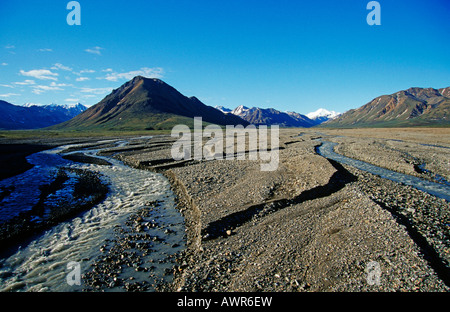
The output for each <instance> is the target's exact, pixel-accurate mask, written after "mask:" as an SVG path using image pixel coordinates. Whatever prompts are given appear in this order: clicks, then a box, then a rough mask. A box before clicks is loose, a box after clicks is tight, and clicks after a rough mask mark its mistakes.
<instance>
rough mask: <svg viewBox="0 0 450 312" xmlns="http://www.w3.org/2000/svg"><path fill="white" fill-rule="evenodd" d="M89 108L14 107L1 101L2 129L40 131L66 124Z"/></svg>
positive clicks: (34, 105) (64, 106)
mask: <svg viewBox="0 0 450 312" xmlns="http://www.w3.org/2000/svg"><path fill="white" fill-rule="evenodd" d="M86 109H87V107H86V106H84V105H82V104H80V103H78V104H76V105H58V104H49V105H36V104H30V103H28V104H24V105H23V106H19V105H14V104H11V103H8V102H6V101H1V100H0V129H4V130H20V129H39V128H45V127H49V126H53V125H56V124H59V123H62V122H65V121H67V120H69V119H71V118H73V117H75V116H76V115H78V114H80V113H81V112H83V111H84V110H86Z"/></svg>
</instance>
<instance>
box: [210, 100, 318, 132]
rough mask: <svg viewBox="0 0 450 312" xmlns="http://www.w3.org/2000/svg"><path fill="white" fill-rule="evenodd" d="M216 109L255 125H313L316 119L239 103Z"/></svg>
mask: <svg viewBox="0 0 450 312" xmlns="http://www.w3.org/2000/svg"><path fill="white" fill-rule="evenodd" d="M216 109H218V110H220V111H222V112H224V113H228V114H233V115H236V116H239V117H241V118H242V119H243V120H245V121H247V122H249V123H251V124H254V125H279V126H280V127H312V126H314V125H315V123H314V121H312V120H310V119H309V118H308V117H306V116H304V115H301V114H298V113H294V112H292V113H286V112H280V111H278V110H276V109H273V108H259V107H252V108H248V107H246V106H244V105H239V106H238V107H236V108H235V109H233V110H230V109H228V108H224V107H216Z"/></svg>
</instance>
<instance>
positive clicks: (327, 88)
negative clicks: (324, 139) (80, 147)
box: [0, 0, 450, 114]
mask: <svg viewBox="0 0 450 312" xmlns="http://www.w3.org/2000/svg"><path fill="white" fill-rule="evenodd" d="M68 2H69V1H67V0H64V1H61V0H40V1H35V0H21V1H12V0H1V2H0V99H2V100H6V101H8V102H11V103H13V104H18V105H21V104H24V103H26V102H31V103H37V104H49V103H51V102H54V103H58V104H67V103H74V102H81V103H83V104H85V105H88V106H89V105H93V104H95V103H97V102H98V101H100V100H101V99H102V98H103V97H104V96H105V95H107V94H108V93H109V92H110V91H111V90H112V89H113V88H118V87H119V86H120V85H121V84H123V83H124V82H126V81H127V80H129V79H131V78H132V77H133V76H135V75H137V74H141V75H143V76H147V77H157V78H161V79H162V80H164V81H165V82H167V83H168V84H170V85H172V86H173V87H175V88H176V89H178V90H179V91H180V92H181V93H183V94H185V95H187V96H193V95H195V96H197V97H198V98H199V99H200V100H202V101H203V102H204V103H205V104H208V105H211V106H216V105H223V106H226V107H229V108H234V107H236V106H238V105H246V106H249V107H251V106H259V107H273V108H276V109H279V110H282V111H296V112H299V113H303V114H306V113H308V112H311V111H314V110H316V109H318V108H320V107H323V108H327V109H329V110H335V111H338V112H344V111H346V110H348V109H351V108H356V107H359V106H361V105H363V104H365V103H367V102H368V101H370V100H371V99H373V98H374V97H376V96H379V95H382V94H391V93H394V92H396V91H398V90H403V89H407V88H409V87H434V88H442V87H448V86H450V18H449V17H450V1H448V0H422V1H417V0H408V1H399V0H379V3H380V5H381V25H380V26H369V25H368V24H367V22H366V16H367V14H368V13H369V12H370V10H367V9H366V5H367V3H368V2H369V0H345V1H344V0H327V1H325V0H322V1H321V0H318V1H295V0H289V1H284V0H276V1H272V0H270V1H269V0H259V1H253V0H226V1H215V0H195V1H194V0H190V1H187V0H185V1H182V0H148V1H96V0H79V1H78V2H79V3H80V5H81V25H80V26H77V25H74V26H69V25H68V24H67V22H66V17H67V14H69V12H70V10H67V9H66V5H67V3H68Z"/></svg>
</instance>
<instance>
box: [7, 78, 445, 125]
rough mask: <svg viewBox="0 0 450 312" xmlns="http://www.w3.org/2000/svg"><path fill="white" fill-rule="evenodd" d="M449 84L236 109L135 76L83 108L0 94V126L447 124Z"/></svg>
mask: <svg viewBox="0 0 450 312" xmlns="http://www.w3.org/2000/svg"><path fill="white" fill-rule="evenodd" d="M449 114H450V87H448V88H441V89H433V88H409V89H407V90H403V91H399V92H396V93H393V94H390V95H382V96H379V97H376V98H375V99H373V100H372V101H370V102H369V103H367V104H365V105H363V106H361V107H360V108H357V109H351V110H349V111H347V112H345V113H343V114H339V113H336V112H333V111H328V110H326V109H322V108H321V109H319V110H317V111H315V112H311V113H309V114H307V115H306V116H305V115H302V114H299V113H296V112H281V111H278V110H276V109H274V108H259V107H252V108H248V107H245V106H243V105H240V106H238V107H236V108H235V109H233V110H232V109H229V108H225V107H223V106H217V107H215V108H213V107H211V106H208V105H205V104H204V103H202V102H201V101H200V100H199V99H198V98H196V97H194V96H192V97H186V96H184V95H183V94H181V93H180V92H178V91H177V90H176V89H175V88H173V87H171V86H170V85H168V84H166V83H165V82H163V81H162V80H160V79H156V78H145V77H142V76H137V77H134V78H133V79H132V80H130V81H128V82H126V83H124V84H123V85H122V86H120V87H119V88H118V89H115V90H113V91H112V92H111V93H110V94H109V95H107V96H106V97H105V98H104V99H103V100H101V101H100V102H99V103H97V104H95V105H93V106H91V107H89V108H87V107H85V106H84V105H82V104H77V105H75V106H68V105H66V106H64V105H56V104H50V105H44V106H38V105H33V104H25V105H23V106H17V105H13V104H10V103H8V102H5V101H1V100H0V129H36V128H46V127H47V128H48V129H57V130H62V129H69V130H153V129H155V130H158V129H172V128H173V127H174V126H175V125H178V124H184V125H188V126H193V117H197V116H198V117H202V120H203V122H204V123H206V124H208V123H211V124H217V125H244V126H246V125H248V124H254V125H279V126H280V127H313V126H317V125H319V126H320V127H335V128H339V127H350V128H352V127H406V126H450V116H449Z"/></svg>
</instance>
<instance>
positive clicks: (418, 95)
mask: <svg viewBox="0 0 450 312" xmlns="http://www.w3.org/2000/svg"><path fill="white" fill-rule="evenodd" d="M321 126H324V127H350V128H356V127H413V126H450V87H447V88H441V89H433V88H409V89H407V90H403V91H398V92H396V93H393V94H390V95H382V96H379V97H376V98H374V99H373V100H372V101H370V102H369V103H367V104H365V105H363V106H361V107H360V108H357V109H351V110H349V111H347V112H345V113H344V114H342V115H340V116H339V117H337V118H335V119H333V120H331V121H328V122H326V123H324V124H322V125H321Z"/></svg>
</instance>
